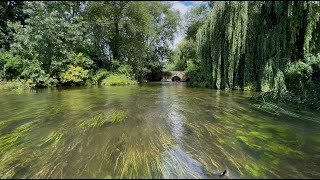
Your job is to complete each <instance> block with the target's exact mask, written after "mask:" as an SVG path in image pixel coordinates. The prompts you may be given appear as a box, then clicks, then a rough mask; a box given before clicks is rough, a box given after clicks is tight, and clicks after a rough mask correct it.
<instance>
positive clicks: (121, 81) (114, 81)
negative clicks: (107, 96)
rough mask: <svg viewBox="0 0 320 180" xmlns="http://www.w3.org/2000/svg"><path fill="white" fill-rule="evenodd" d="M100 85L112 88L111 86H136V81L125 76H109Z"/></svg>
mask: <svg viewBox="0 0 320 180" xmlns="http://www.w3.org/2000/svg"><path fill="white" fill-rule="evenodd" d="M101 84H102V85H107V86H113V85H131V84H138V82H137V81H134V80H132V79H131V78H130V77H129V76H127V75H125V74H111V75H110V76H109V77H107V78H106V79H104V80H103V81H102V83H101Z"/></svg>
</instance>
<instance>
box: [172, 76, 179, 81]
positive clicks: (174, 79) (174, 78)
mask: <svg viewBox="0 0 320 180" xmlns="http://www.w3.org/2000/svg"><path fill="white" fill-rule="evenodd" d="M171 81H172V82H180V81H181V79H180V77H178V76H173V77H172V78H171Z"/></svg>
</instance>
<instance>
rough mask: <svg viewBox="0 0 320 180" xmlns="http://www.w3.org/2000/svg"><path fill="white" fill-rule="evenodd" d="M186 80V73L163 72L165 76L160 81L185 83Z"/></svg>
mask: <svg viewBox="0 0 320 180" xmlns="http://www.w3.org/2000/svg"><path fill="white" fill-rule="evenodd" d="M187 80H188V77H187V75H186V72H184V71H168V72H165V75H164V76H163V77H162V80H161V81H170V82H174V81H182V82H185V81H187Z"/></svg>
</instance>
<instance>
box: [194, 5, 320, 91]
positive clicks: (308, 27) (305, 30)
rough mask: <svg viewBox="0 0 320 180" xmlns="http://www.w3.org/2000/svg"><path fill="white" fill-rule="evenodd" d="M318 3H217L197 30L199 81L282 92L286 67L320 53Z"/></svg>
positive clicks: (235, 87) (319, 10) (217, 85)
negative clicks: (308, 54)
mask: <svg viewBox="0 0 320 180" xmlns="http://www.w3.org/2000/svg"><path fill="white" fill-rule="evenodd" d="M319 17H320V3H319V2H310V1H309V2H306V1H304V2H303V1H300V2H294V1H284V2H275V1H272V2H249V1H246V2H238V1H237V2H232V1H228V2H217V3H215V6H214V8H213V10H212V12H211V13H210V14H209V16H208V17H207V19H206V21H205V23H204V25H203V26H202V27H201V28H200V29H199V30H198V32H197V36H196V39H197V54H198V56H199V58H200V59H201V64H200V71H199V73H202V78H203V79H202V80H203V81H204V82H205V83H206V84H207V85H208V86H210V87H214V88H218V89H229V88H230V89H242V90H261V91H269V90H280V91H282V90H285V89H286V86H285V81H284V71H285V69H286V68H287V67H288V65H289V64H290V63H292V62H294V61H298V60H300V59H302V58H303V55H304V54H307V53H314V54H315V53H318V52H320V37H319V32H320V22H319Z"/></svg>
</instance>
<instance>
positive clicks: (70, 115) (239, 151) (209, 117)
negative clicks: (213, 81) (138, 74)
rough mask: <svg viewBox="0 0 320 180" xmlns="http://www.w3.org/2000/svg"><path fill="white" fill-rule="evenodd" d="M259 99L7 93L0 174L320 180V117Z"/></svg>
mask: <svg viewBox="0 0 320 180" xmlns="http://www.w3.org/2000/svg"><path fill="white" fill-rule="evenodd" d="M252 95H254V92H242V91H227V90H213V89H202V88H190V87H187V86H186V85H185V84H184V83H153V84H152V83H149V84H147V83H146V84H141V85H136V86H116V87H74V88H54V89H39V90H36V91H24V92H14V91H0V159H1V161H0V178H209V177H210V174H212V173H219V172H222V171H223V170H225V169H227V170H228V171H229V177H230V178H320V131H319V130H320V113H319V112H311V111H310V112H309V111H301V110H300V111H298V110H297V109H295V108H294V107H286V108H284V109H281V108H278V107H277V106H273V105H271V104H269V105H268V104H267V105H263V106H262V105H261V104H255V103H254V102H253V101H251V100H250V97H251V96H252ZM112 121H117V122H114V123H112Z"/></svg>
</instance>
